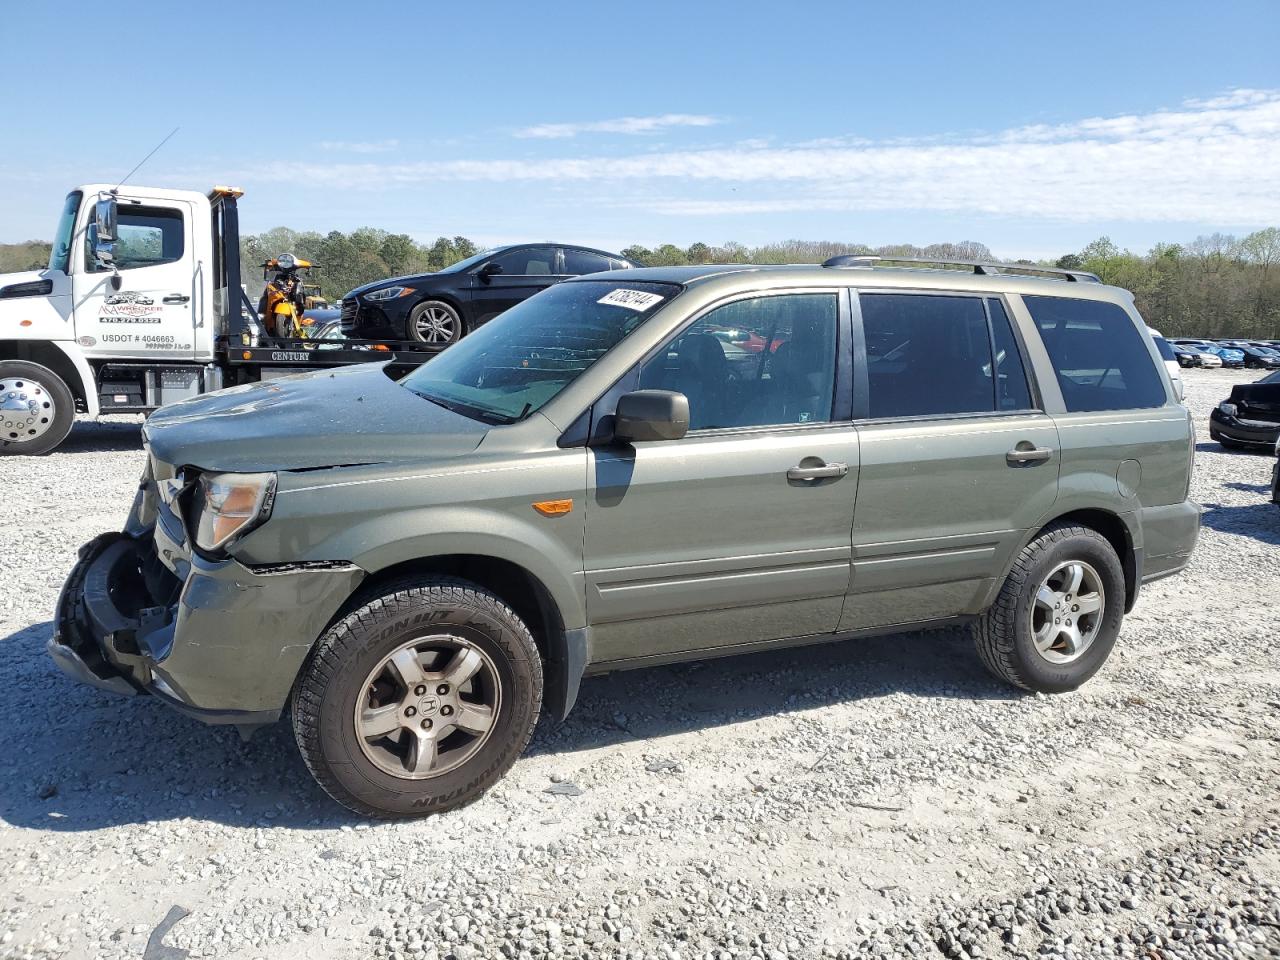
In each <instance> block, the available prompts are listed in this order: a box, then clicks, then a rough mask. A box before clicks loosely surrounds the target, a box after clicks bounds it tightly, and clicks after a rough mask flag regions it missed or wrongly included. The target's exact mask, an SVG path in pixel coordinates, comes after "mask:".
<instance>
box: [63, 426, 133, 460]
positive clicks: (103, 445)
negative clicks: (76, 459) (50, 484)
mask: <svg viewBox="0 0 1280 960" xmlns="http://www.w3.org/2000/svg"><path fill="white" fill-rule="evenodd" d="M141 449H142V421H141V420H138V421H137V422H136V423H114V422H107V423H95V422H94V421H92V420H81V421H79V422H77V423H76V425H75V426H74V427H72V428H71V432H70V433H69V434H67V439H65V440H63V441H62V444H61V445H60V446H59V447H58V449H57V450H56V451H55V455H60V454H66V453H70V454H76V453H116V452H118V451H124V450H141Z"/></svg>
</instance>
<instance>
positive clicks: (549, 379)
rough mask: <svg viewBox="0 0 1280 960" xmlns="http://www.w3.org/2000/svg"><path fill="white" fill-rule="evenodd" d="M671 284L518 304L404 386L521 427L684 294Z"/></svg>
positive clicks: (577, 287) (565, 290)
mask: <svg viewBox="0 0 1280 960" xmlns="http://www.w3.org/2000/svg"><path fill="white" fill-rule="evenodd" d="M680 290H681V288H680V287H679V286H676V285H675V284H670V283H634V282H630V283H625V284H624V283H621V282H618V281H610V280H583V281H571V282H568V283H560V284H556V285H555V286H553V287H549V288H548V289H546V290H544V291H543V292H542V293H539V294H538V295H537V296H534V297H531V298H529V299H528V300H525V301H524V302H523V303H518V304H516V305H515V306H514V307H512V308H511V309H510V310H508V311H506V312H505V313H503V314H502V315H501V316H499V317H497V318H496V319H494V320H491V321H489V322H488V323H486V324H485V325H484V326H483V327H481V328H480V329H479V330H477V331H476V332H475V333H473V334H471V335H470V336H467V337H464V338H463V339H462V341H461V342H459V343H458V344H457V345H456V346H453V347H450V348H449V349H448V350H446V351H444V352H443V353H441V354H439V355H437V356H435V357H433V358H432V359H430V360H428V361H427V362H426V363H425V364H423V365H422V366H420V367H418V369H416V370H415V371H413V373H411V374H409V375H408V376H407V377H405V378H404V379H403V380H401V381H400V383H401V385H402V386H404V387H406V388H408V389H409V390H412V391H413V392H414V393H416V394H418V395H419V396H421V397H424V398H426V399H427V400H430V401H432V402H434V403H438V404H440V406H442V407H447V408H448V409H450V410H454V411H456V412H458V413H461V414H463V415H465V416H469V417H472V418H473V419H476V420H483V421H484V422H486V423H515V422H516V421H517V420H523V419H524V418H525V417H527V416H528V415H529V414H531V413H533V412H534V411H535V410H537V409H539V408H540V407H542V406H543V405H544V404H546V403H547V402H548V401H550V400H551V398H552V397H554V396H556V394H558V393H559V392H560V391H561V390H563V389H564V388H565V387H567V386H568V385H569V384H570V383H572V382H573V381H574V380H575V379H577V377H578V376H579V375H580V374H581V373H582V372H583V371H584V370H586V369H587V367H589V366H591V364H593V363H595V362H596V361H597V360H599V359H600V358H601V357H602V356H604V355H605V354H606V353H607V352H608V351H609V350H611V349H612V348H613V347H614V346H616V345H617V344H618V343H619V342H620V341H621V340H622V338H623V337H625V336H627V334H629V333H631V331H633V330H635V329H636V328H637V327H638V326H640V324H641V323H642V322H644V320H645V319H646V318H647V317H648V316H649V315H650V314H652V313H653V312H654V311H655V310H657V309H658V308H659V307H661V306H662V305H663V304H666V303H667V302H669V301H670V300H671V299H672V298H673V297H675V296H676V295H677V294H678V293H680Z"/></svg>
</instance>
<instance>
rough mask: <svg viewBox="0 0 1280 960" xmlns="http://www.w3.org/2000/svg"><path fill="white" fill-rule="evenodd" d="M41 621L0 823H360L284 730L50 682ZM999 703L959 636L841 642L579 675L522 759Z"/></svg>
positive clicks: (3, 662)
mask: <svg viewBox="0 0 1280 960" xmlns="http://www.w3.org/2000/svg"><path fill="white" fill-rule="evenodd" d="M52 629H53V625H52V623H42V624H36V625H33V626H30V627H27V628H25V629H23V630H19V631H18V632H16V633H14V634H11V635H10V636H8V637H5V638H4V639H3V640H0V669H2V670H4V671H5V672H6V673H7V674H10V675H13V676H15V679H16V680H17V683H18V689H19V690H20V691H21V692H20V694H19V696H18V697H17V698H15V699H12V700H11V701H10V703H9V705H8V709H6V710H3V711H0V741H3V742H4V743H7V744H11V745H13V744H21V745H22V746H21V747H20V748H17V749H13V748H11V749H10V750H9V751H8V752H7V756H3V757H0V819H2V820H4V821H6V822H8V823H10V824H13V825H15V826H20V827H25V828H29V829H35V830H49V831H56V832H79V831H85V830H95V829H100V828H103V827H109V826H116V825H120V824H125V823H145V822H153V821H159V820H178V819H191V820H195V821H206V822H216V823H220V824H224V825H227V826H233V827H269V826H285V827H292V828H296V829H335V828H339V827H342V826H350V825H354V824H358V823H360V822H362V820H361V818H359V817H356V816H354V815H352V814H348V813H347V812H346V811H344V810H342V809H341V808H340V807H338V806H337V804H335V803H333V802H332V801H330V800H329V798H328V797H326V796H325V795H324V793H323V792H322V791H321V790H320V788H319V787H318V786H317V785H316V784H315V782H314V781H313V780H312V779H311V777H310V775H309V774H308V772H307V770H306V768H305V767H304V765H303V763H302V760H301V759H300V757H299V755H298V751H297V749H296V748H295V746H294V743H293V736H292V731H291V730H290V728H289V725H288V723H286V722H281V723H278V724H276V725H275V726H273V727H271V728H268V729H264V730H260V731H258V733H257V734H256V735H255V736H254V737H253V738H252V739H251V740H250V741H249V742H247V743H245V742H242V741H241V739H240V737H239V735H238V734H237V733H236V731H235V730H233V729H231V728H228V727H210V726H206V725H204V724H201V723H199V722H197V721H195V720H192V719H189V718H187V717H184V716H181V715H179V714H176V713H174V712H173V711H171V710H169V709H168V708H166V707H165V706H164V705H163V704H161V703H159V702H157V701H156V700H154V699H152V698H150V697H145V696H140V697H133V698H125V697H119V696H115V695H112V694H107V693H103V692H101V691H97V690H94V689H93V688H90V687H86V686H83V685H80V684H77V683H75V682H73V681H71V680H70V679H68V678H66V677H63V676H62V675H61V674H60V673H58V672H57V670H56V669H55V668H54V667H53V665H52V663H50V661H49V660H48V659H47V657H46V656H45V652H44V645H45V642H46V641H47V639H48V637H49V635H50V634H51V632H52ZM904 693H905V694H907V695H909V696H914V697H920V698H938V697H958V698H964V699H970V700H1008V699H1014V698H1017V697H1018V696H1020V694H1019V693H1018V692H1017V691H1015V690H1012V689H1010V688H1009V687H1006V686H1004V685H1003V684H1000V683H998V682H997V681H995V680H993V679H992V678H990V677H989V676H988V675H987V674H986V673H985V671H984V670H983V668H982V666H981V665H980V663H979V662H978V658H977V655H976V654H975V653H974V650H973V644H972V642H971V641H970V639H969V637H968V635H967V633H965V632H964V631H962V630H939V631H932V632H928V633H914V634H895V635H892V636H883V637H874V638H869V639H861V640H851V641H848V642H845V643H835V644H824V645H818V646H809V647H800V648H792V649H788V650H774V651H767V652H763V653H755V654H749V655H744V656H736V657H729V658H722V659H715V660H705V661H700V662H693V663H686V664H678V665H672V666H663V667H650V668H645V669H640V670H630V671H623V672H618V673H613V674H609V675H606V676H601V677H591V678H587V679H585V680H583V683H582V689H581V692H580V695H579V699H578V704H577V707H576V708H575V709H574V711H573V713H572V714H570V716H569V718H568V720H567V721H565V722H564V723H555V722H553V721H552V720H550V719H548V718H544V719H543V720H542V722H541V723H540V724H539V725H538V728H537V730H536V731H535V734H534V738H533V741H532V743H531V744H530V746H529V749H528V751H527V752H528V753H529V754H532V755H546V754H566V753H573V752H577V751H583V750H592V749H598V748H600V747H607V746H610V745H614V744H620V743H624V742H628V741H632V740H636V739H645V740H649V741H651V742H652V748H653V750H654V752H655V753H657V752H661V750H662V744H661V741H662V739H663V738H665V737H668V736H673V735H677V734H683V733H688V732H691V731H697V730H705V729H708V728H712V727H717V726H727V725H731V724H738V723H743V722H746V721H751V720H757V719H762V718H776V719H778V720H779V722H781V723H786V722H787V718H788V716H789V715H792V714H796V713H799V712H801V711H806V710H811V709H814V708H819V707H823V706H828V705H831V704H836V703H847V702H852V701H858V700H874V699H877V698H880V697H885V696H888V695H891V694H904Z"/></svg>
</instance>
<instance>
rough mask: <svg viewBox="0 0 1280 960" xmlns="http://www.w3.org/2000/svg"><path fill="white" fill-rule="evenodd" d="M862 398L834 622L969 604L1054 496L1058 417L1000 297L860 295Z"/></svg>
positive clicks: (873, 623)
mask: <svg viewBox="0 0 1280 960" xmlns="http://www.w3.org/2000/svg"><path fill="white" fill-rule="evenodd" d="M859 302H860V304H861V317H862V324H861V326H862V330H863V333H864V336H865V343H866V357H867V377H866V385H867V396H866V397H865V398H860V401H859V402H860V404H861V405H862V407H863V409H861V410H858V411H857V416H858V417H859V423H858V433H859V436H860V438H861V449H862V474H861V477H860V478H859V485H858V507H857V512H856V513H855V515H854V527H853V580H852V585H851V588H850V595H849V599H848V601H847V602H846V604H845V609H844V615H843V616H842V618H841V622H840V629H841V630H842V631H843V630H850V631H852V630H860V629H865V628H869V627H883V626H891V625H893V624H898V623H904V624H906V623H916V622H920V621H927V620H931V619H941V618H945V617H950V616H954V615H956V614H959V613H972V612H976V608H975V604H977V602H978V601H979V599H980V598H982V597H983V596H985V594H986V591H987V589H988V588H989V587H990V586H991V584H992V582H993V578H994V577H995V576H996V575H997V573H998V572H999V571H1001V570H1003V569H1004V567H1005V565H1006V564H1007V562H1008V561H1009V559H1010V558H1011V554H1012V552H1013V551H1014V550H1016V549H1018V547H1019V545H1020V544H1021V542H1022V541H1023V539H1024V537H1025V534H1026V531H1027V530H1028V529H1029V528H1030V527H1032V526H1033V525H1035V524H1036V523H1038V522H1039V521H1040V520H1041V518H1043V516H1044V515H1045V513H1046V512H1047V511H1048V510H1049V508H1050V507H1051V506H1052V505H1053V502H1054V500H1055V499H1056V498H1057V492H1058V469H1059V464H1060V462H1061V454H1060V451H1059V443H1058V432H1057V429H1056V426H1055V424H1054V421H1053V420H1052V419H1051V418H1050V417H1049V416H1048V415H1047V414H1045V413H1044V412H1042V410H1041V409H1040V404H1039V402H1038V399H1037V398H1036V395H1035V394H1034V393H1033V392H1032V391H1031V388H1030V383H1029V380H1028V377H1027V375H1026V368H1025V367H1024V364H1023V361H1022V351H1021V350H1020V349H1019V345H1018V340H1017V338H1016V337H1015V335H1014V332H1013V328H1012V326H1011V325H1010V322H1009V318H1008V313H1007V311H1006V309H1005V305H1004V303H1003V301H1002V300H1001V299H1000V298H998V297H983V296H970V295H964V294H955V295H952V294H941V295H939V294H927V293H888V292H886V293H883V294H879V293H863V294H862V295H861V296H860V297H859Z"/></svg>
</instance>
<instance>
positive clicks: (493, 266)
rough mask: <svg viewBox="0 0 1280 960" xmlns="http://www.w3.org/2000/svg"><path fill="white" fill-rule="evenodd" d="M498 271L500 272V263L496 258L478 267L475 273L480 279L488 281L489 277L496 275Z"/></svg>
mask: <svg viewBox="0 0 1280 960" xmlns="http://www.w3.org/2000/svg"><path fill="white" fill-rule="evenodd" d="M500 273H502V264H500V263H498V262H497V261H496V260H490V261H489V262H488V263H486V264H485V265H484V266H483V267H481V268H480V271H479V273H478V274H477V275H478V276H479V277H480V279H481V280H482V281H484V282H485V283H488V282H489V278H490V277H496V276H497V275H498V274H500Z"/></svg>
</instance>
